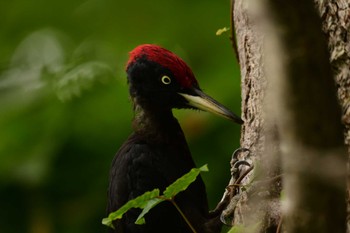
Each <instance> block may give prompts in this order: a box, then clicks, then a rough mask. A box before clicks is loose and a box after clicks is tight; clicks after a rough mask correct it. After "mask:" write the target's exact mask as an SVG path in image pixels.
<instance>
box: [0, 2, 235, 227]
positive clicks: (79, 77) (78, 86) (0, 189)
mask: <svg viewBox="0 0 350 233" xmlns="http://www.w3.org/2000/svg"><path fill="white" fill-rule="evenodd" d="M227 25H229V1H211V0H201V1H199V0H197V1H185V0H177V1H174V0H171V1H160V0H155V1H118V0H114V1H113V0H88V1H83V0H71V1H67V0H62V1H58V0H53V1H44V0H31V1H25V0H13V1H0V28H1V32H0V51H1V53H0V127H1V131H0V161H1V162H0V195H1V198H0V206H1V207H0V232H4V233H8V232H9V233H11V232H21V233H25V232H29V233H51V232H59V233H70V232H72V233H83V232H84V233H89V232H105V231H106V229H105V226H103V225H101V218H103V217H104V216H105V214H106V213H105V205H106V189H107V186H108V173H109V167H110V163H111V160H112V158H113V156H114V154H115V153H116V151H117V150H118V148H119V146H120V145H121V144H122V142H123V140H125V139H126V137H127V136H128V134H129V133H130V132H131V127H130V122H131V119H132V111H131V106H130V102H129V99H128V88H127V84H126V78H125V77H126V75H125V73H124V65H125V62H126V60H127V57H128V51H130V50H131V49H132V48H134V47H135V46H136V45H138V44H142V43H156V44H159V45H162V46H164V47H166V48H168V49H170V50H172V51H174V52H175V53H177V54H178V55H180V56H181V57H182V58H183V59H184V60H185V61H186V62H187V63H188V64H189V65H190V66H191V67H192V69H193V71H194V73H195V74H196V77H197V79H198V80H199V82H200V83H201V87H202V89H204V90H205V91H206V92H207V93H208V94H210V95H211V96H213V97H215V98H216V99H217V100H219V101H220V102H222V103H223V104H225V105H227V106H228V107H229V108H230V109H233V110H234V111H235V112H236V113H239V109H240V107H239V105H240V93H239V73H238V66H237V64H236V63H235V58H234V55H233V52H232V49H231V45H230V41H229V39H228V37H227V35H222V36H220V37H218V36H215V33H216V31H217V30H218V29H220V28H223V27H225V26H227ZM175 114H176V116H177V117H178V118H179V119H180V123H181V125H182V126H183V129H184V131H185V134H186V136H187V138H188V141H189V144H190V148H191V151H192V154H193V156H194V159H195V160H196V163H197V166H201V165H203V164H205V163H208V164H209V166H210V168H211V171H210V173H208V174H204V175H203V178H204V180H205V182H206V185H207V190H208V195H209V197H210V204H211V207H214V206H215V204H216V203H217V202H218V201H219V200H220V198H221V195H222V193H223V191H224V188H225V186H226V184H227V182H228V180H229V177H230V173H229V169H230V166H229V161H230V157H231V153H232V151H233V150H234V149H235V148H236V147H237V146H238V141H239V127H238V126H237V125H234V124H232V123H231V122H228V121H226V120H224V119H220V118H218V117H216V116H212V115H210V114H207V113H198V112H195V111H189V110H186V111H184V110H182V111H177V110H176V111H175Z"/></svg>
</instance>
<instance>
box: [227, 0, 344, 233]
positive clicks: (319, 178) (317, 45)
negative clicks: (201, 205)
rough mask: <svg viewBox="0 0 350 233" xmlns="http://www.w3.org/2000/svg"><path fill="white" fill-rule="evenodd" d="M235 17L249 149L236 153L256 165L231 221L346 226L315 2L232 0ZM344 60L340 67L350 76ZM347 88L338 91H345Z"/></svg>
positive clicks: (334, 109) (335, 117)
mask: <svg viewBox="0 0 350 233" xmlns="http://www.w3.org/2000/svg"><path fill="white" fill-rule="evenodd" d="M325 2H326V1H322V4H324V3H325ZM322 4H321V5H322ZM338 9H339V8H338ZM321 13H322V11H321ZM348 15H349V14H348ZM233 16H234V17H233V20H234V26H235V29H236V37H237V48H238V54H239V60H240V68H241V80H242V113H243V119H244V120H245V124H244V125H243V127H242V136H241V145H242V147H245V148H248V149H249V150H250V153H241V155H240V159H246V160H247V161H249V162H251V163H253V164H254V165H255V168H254V170H255V171H254V172H251V173H250V174H249V175H248V176H247V177H246V178H245V179H244V180H243V181H242V184H243V185H244V187H245V188H244V189H240V190H241V195H240V196H239V198H238V202H237V203H235V205H230V207H229V208H231V210H230V211H231V212H232V211H233V213H234V214H233V221H232V223H233V224H234V225H237V224H242V225H244V226H245V227H246V228H245V229H246V231H253V232H276V231H278V230H280V225H281V223H282V221H281V219H282V218H283V225H284V229H285V230H286V231H287V232H345V204H344V203H345V174H346V167H345V164H346V162H345V159H346V153H345V151H344V147H343V137H342V127H341V124H340V118H341V117H340V116H341V114H340V111H339V106H338V104H337V100H336V95H335V93H336V90H335V85H334V81H333V79H332V78H333V77H332V71H331V66H330V63H329V58H330V56H329V53H327V47H326V41H325V40H324V36H323V34H322V30H321V21H320V18H319V17H318V15H317V14H316V11H315V6H314V5H313V2H312V1H282V0H265V1H258V0H236V1H235V3H234V7H233ZM341 16H344V14H343V13H342V14H341ZM347 22H349V21H347ZM323 25H324V27H325V24H323ZM324 27H323V29H324ZM334 27H335V26H334ZM334 27H333V29H334ZM338 31H339V30H338ZM345 31H346V30H345ZM346 32H347V31H346ZM347 33H348V32H347ZM334 34H336V33H334ZM347 38H349V37H347ZM330 47H331V46H330ZM345 47H346V46H345ZM348 48H349V47H347V49H348ZM345 51H347V52H348V51H349V50H345ZM333 53H335V52H332V53H331V54H332V56H333ZM347 55H348V54H347ZM332 56H331V58H332ZM348 64H349V63H347V64H346V65H347V68H349V65H348ZM332 65H333V67H334V64H332ZM346 65H343V66H341V68H339V70H340V71H339V72H340V73H341V74H342V77H343V81H344V82H345V83H349V81H347V80H349V79H348V76H345V75H344V73H346V71H348V69H346ZM347 91H349V89H348V87H346V86H345V87H344V90H343V91H341V90H338V94H339V93H342V94H339V95H346V96H347V97H348V96H349V95H347V94H344V93H347ZM347 103H348V102H347ZM343 109H344V108H343ZM345 109H346V110H347V109H348V108H345ZM349 119H350V118H349ZM343 121H344V117H343ZM242 172H244V171H242ZM280 173H281V174H282V177H283V190H284V193H285V197H284V198H283V202H282V206H283V208H281V204H280V203H281V198H280V190H281V180H280V179H279V176H278V175H279V174H280ZM253 179H254V180H253ZM252 180H253V181H254V182H253V183H252ZM233 181H234V178H233V179H232V181H231V184H232V183H233ZM281 209H282V210H283V211H282V210H281ZM230 211H228V210H227V211H226V212H230Z"/></svg>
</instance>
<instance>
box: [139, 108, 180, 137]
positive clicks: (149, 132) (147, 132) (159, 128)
mask: <svg viewBox="0 0 350 233" xmlns="http://www.w3.org/2000/svg"><path fill="white" fill-rule="evenodd" d="M133 129H134V131H135V132H136V133H138V134H139V135H142V136H143V137H145V138H147V139H148V140H151V141H168V140H174V139H175V138H179V137H180V138H183V137H184V136H183V132H182V130H181V127H180V125H179V123H178V121H177V120H176V118H175V117H174V116H173V113H172V111H171V109H158V108H144V107H141V106H140V105H135V116H134V120H133Z"/></svg>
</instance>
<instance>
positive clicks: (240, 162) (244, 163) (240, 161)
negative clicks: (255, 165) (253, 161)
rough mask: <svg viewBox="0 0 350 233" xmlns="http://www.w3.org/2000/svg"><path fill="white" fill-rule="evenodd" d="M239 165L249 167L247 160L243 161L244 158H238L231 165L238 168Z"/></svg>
mask: <svg viewBox="0 0 350 233" xmlns="http://www.w3.org/2000/svg"><path fill="white" fill-rule="evenodd" d="M241 165H246V166H248V167H250V163H248V162H247V161H245V160H238V161H237V162H235V163H234V164H233V166H232V167H234V168H236V169H238V168H239V166H241Z"/></svg>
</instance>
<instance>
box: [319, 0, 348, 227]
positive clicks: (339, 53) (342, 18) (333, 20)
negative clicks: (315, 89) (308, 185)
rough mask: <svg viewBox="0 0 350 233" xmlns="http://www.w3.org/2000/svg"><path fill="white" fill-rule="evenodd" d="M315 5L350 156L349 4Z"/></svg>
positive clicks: (336, 0) (330, 0) (339, 0)
mask: <svg viewBox="0 0 350 233" xmlns="http://www.w3.org/2000/svg"><path fill="white" fill-rule="evenodd" d="M315 2H316V6H317V9H318V10H319V13H320V16H321V18H322V29H323V31H324V33H325V35H326V38H327V41H328V49H329V51H330V58H329V59H330V62H331V65H332V68H333V75H334V79H335V81H336V84H337V90H338V99H339V103H340V105H341V107H342V110H343V111H342V123H343V125H344V126H345V132H344V135H345V144H346V145H347V148H348V155H350V81H349V80H350V2H349V1H348V0H326V1H320V0H315ZM348 161H350V158H349V159H348ZM348 169H349V164H348ZM349 174H350V172H349V170H348V182H347V183H348V192H347V203H348V206H347V212H348V214H347V232H350V198H349V196H350V194H349V189H350V188H349V183H350V181H349V180H350V178H349Z"/></svg>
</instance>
